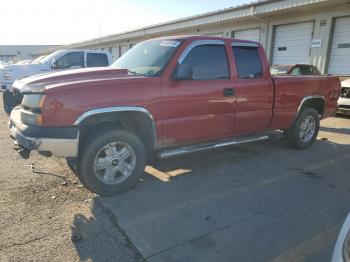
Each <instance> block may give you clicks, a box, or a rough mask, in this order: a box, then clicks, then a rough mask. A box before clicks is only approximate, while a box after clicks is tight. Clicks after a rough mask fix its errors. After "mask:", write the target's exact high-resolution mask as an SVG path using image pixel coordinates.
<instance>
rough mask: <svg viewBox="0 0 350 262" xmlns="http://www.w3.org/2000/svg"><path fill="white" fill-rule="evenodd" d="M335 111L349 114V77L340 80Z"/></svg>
mask: <svg viewBox="0 0 350 262" xmlns="http://www.w3.org/2000/svg"><path fill="white" fill-rule="evenodd" d="M337 113H338V114H343V115H350V79H347V80H344V81H343V82H341V89H340V97H339V100H338V109H337Z"/></svg>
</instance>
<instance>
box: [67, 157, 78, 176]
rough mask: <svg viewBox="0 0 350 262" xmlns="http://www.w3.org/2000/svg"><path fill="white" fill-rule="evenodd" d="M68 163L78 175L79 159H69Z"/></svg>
mask: <svg viewBox="0 0 350 262" xmlns="http://www.w3.org/2000/svg"><path fill="white" fill-rule="evenodd" d="M66 162H67V165H68V167H69V168H70V170H71V171H72V172H73V173H74V174H75V175H76V174H77V158H75V157H67V158H66Z"/></svg>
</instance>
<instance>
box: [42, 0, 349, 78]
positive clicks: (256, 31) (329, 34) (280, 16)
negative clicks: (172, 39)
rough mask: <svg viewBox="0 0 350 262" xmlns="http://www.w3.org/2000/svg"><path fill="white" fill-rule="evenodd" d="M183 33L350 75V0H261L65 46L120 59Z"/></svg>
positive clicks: (283, 61) (278, 60) (276, 59)
mask: <svg viewBox="0 0 350 262" xmlns="http://www.w3.org/2000/svg"><path fill="white" fill-rule="evenodd" d="M180 34H181V35H183V34H201V35H213V36H225V37H234V38H241V39H248V40H253V41H259V42H261V43H262V44H263V46H264V47H265V49H266V52H267V54H268V56H269V59H270V61H271V63H272V64H287V63H311V64H314V65H316V66H317V67H318V68H319V69H320V71H321V72H323V73H331V74H337V75H350V1H349V0H262V1H258V2H255V3H251V4H246V5H241V6H236V7H232V8H227V9H224V10H219V11H215V12H210V13H206V14H201V15H197V16H192V17H188V18H183V19H179V20H175V21H170V22H166V23H162V24H158V25H154V26H149V27H145V28H141V29H138V30H133V31H129V32H124V33H119V34H114V35H110V36H105V37H102V38H96V39H91V40H87V41H84V42H79V43H74V44H71V45H69V46H67V48H89V49H91V48H92V49H104V50H108V51H110V52H111V53H112V55H113V56H114V58H115V59H117V58H118V57H120V56H121V55H123V54H124V53H125V52H126V51H127V50H128V49H129V48H131V47H132V46H133V45H134V44H136V43H138V42H140V41H142V40H145V39H149V38H154V37H159V36H167V35H180ZM51 51H52V50H46V51H45V52H46V53H49V52H51ZM45 52H38V53H37V55H39V54H43V53H45Z"/></svg>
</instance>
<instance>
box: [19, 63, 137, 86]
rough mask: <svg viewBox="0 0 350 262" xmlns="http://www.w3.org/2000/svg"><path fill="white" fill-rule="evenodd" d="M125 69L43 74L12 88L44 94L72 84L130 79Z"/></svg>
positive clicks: (24, 80)
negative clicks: (52, 89)
mask: <svg viewBox="0 0 350 262" xmlns="http://www.w3.org/2000/svg"><path fill="white" fill-rule="evenodd" d="M132 77H135V76H134V75H130V74H129V73H128V70H127V69H121V68H113V67H96V68H84V69H75V70H66V71H59V72H54V73H45V74H40V75H34V76H31V77H26V78H23V79H20V80H18V81H16V82H15V83H14V85H13V86H14V88H15V89H19V90H20V91H21V92H44V91H45V90H48V89H51V88H58V87H60V86H65V85H68V84H74V83H80V84H82V83H89V82H96V81H101V80H113V79H120V78H132Z"/></svg>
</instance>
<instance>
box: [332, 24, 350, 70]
mask: <svg viewBox="0 0 350 262" xmlns="http://www.w3.org/2000/svg"><path fill="white" fill-rule="evenodd" d="M344 44H345V45H347V46H348V47H347V48H340V47H341V46H339V45H344ZM343 47H344V46H343ZM328 73H330V74H350V17H342V18H337V19H336V20H335V26H334V34H333V42H332V47H331V53H330V58H329V67H328Z"/></svg>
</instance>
